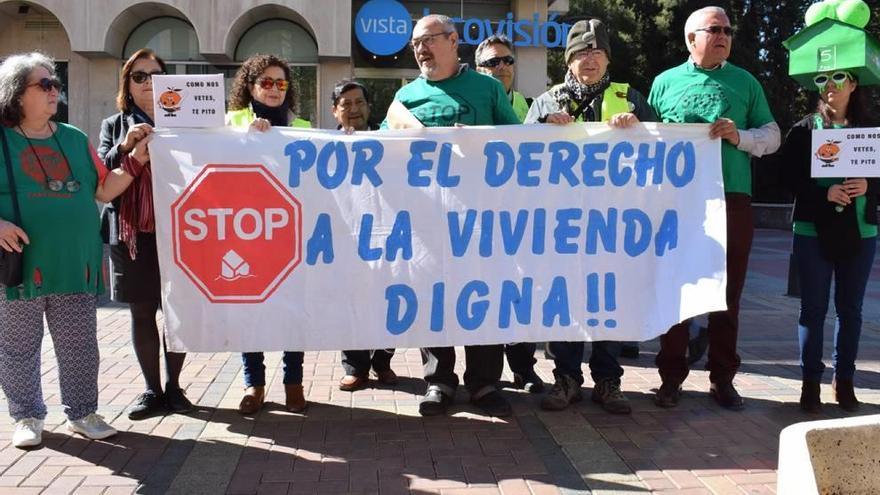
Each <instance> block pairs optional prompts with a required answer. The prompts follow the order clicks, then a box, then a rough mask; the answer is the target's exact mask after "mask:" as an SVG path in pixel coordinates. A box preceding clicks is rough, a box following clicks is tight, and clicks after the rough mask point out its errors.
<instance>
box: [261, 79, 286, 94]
mask: <svg viewBox="0 0 880 495" xmlns="http://www.w3.org/2000/svg"><path fill="white" fill-rule="evenodd" d="M257 86H259V87H261V88H263V89H265V90H266V91H268V90H270V89H272V87H273V86H274V87H276V88H278V91H282V92H284V91H287V87H288V86H290V83H289V82H287V79H272V78H271V77H264V78H262V79H257Z"/></svg>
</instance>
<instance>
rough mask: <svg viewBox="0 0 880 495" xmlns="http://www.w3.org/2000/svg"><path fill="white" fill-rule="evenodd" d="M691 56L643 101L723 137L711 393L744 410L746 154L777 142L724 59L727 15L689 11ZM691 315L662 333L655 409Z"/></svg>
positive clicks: (669, 391) (760, 94) (762, 105)
mask: <svg viewBox="0 0 880 495" xmlns="http://www.w3.org/2000/svg"><path fill="white" fill-rule="evenodd" d="M684 37H685V43H686V44H687V48H688V51H689V52H690V57H689V58H688V60H687V61H686V62H685V63H683V64H681V65H679V66H677V67H673V68H671V69H668V70H667V71H665V72H663V73H662V74H660V75H659V76H658V77H657V79H655V80H654V84H653V86H652V87H651V93H650V96H649V97H648V103H649V104H650V105H651V106H652V107H653V108H654V110H655V111H656V113H657V116H658V117H659V119H660V120H661V121H662V122H675V123H706V124H711V125H710V127H709V135H710V136H711V137H712V138H720V139H722V144H721V169H722V174H723V177H724V195H725V201H726V204H727V310H726V311H717V312H714V313H711V314H710V315H709V358H708V362H707V364H706V368H707V369H708V370H709V381H710V382H711V386H710V389H709V393H710V395H711V396H712V398H714V399H715V401H716V402H718V404H719V405H721V406H722V407H725V408H728V409H742V407H743V405H744V404H743V399H742V397H740V395H739V394H738V393H737V391H736V389H735V388H734V386H733V378H734V376H735V375H736V371H737V368H739V364H740V358H739V355H738V354H737V352H736V341H737V332H738V327H739V301H740V296H741V295H742V289H743V285H744V283H745V277H746V268H747V265H748V260H749V251H750V250H751V245H752V236H753V230H754V225H753V221H752V208H751V190H752V176H751V157H752V156H756V157H759V156H762V155H765V154H768V153H773V152H774V151H776V149H777V148H779V143H780V133H779V126H778V125H777V124H776V122H775V121H774V120H773V115H772V114H771V113H770V107H769V105H768V104H767V98H766V96H765V95H764V90H763V88H762V87H761V84H760V83H759V82H758V80H757V79H755V77H754V76H752V75H751V74H749V73H748V72H746V71H745V70H743V69H741V68H740V67H737V66H735V65H733V64H731V63H730V62H728V61H727V58H728V57H729V56H730V49H731V45H732V43H733V29H732V28H731V26H730V19H729V18H728V17H727V14H726V13H725V12H724V9H721V8H719V7H705V8H702V9H699V10H697V11H695V12H693V13H692V14H691V15H690V17H688V20H687V22H686V23H685V29H684ZM689 325H690V321H683V322H681V323H679V324H677V325H675V326H673V327H672V328H671V329H669V331H668V332H667V333H666V335H664V336H663V337H662V338H661V339H660V344H661V345H660V352H659V353H658V354H657V360H656V363H657V367H658V368H659V372H660V377H661V379H662V380H663V383H662V385H661V386H660V389H659V390H658V391H657V394H656V396H655V397H654V402H655V403H656V404H657V405H658V406H660V407H674V406H676V405H677V404H678V401H679V399H680V397H681V384H682V382H684V380H685V378H686V377H687V375H688V362H687V345H688V335H689V332H688V327H689Z"/></svg>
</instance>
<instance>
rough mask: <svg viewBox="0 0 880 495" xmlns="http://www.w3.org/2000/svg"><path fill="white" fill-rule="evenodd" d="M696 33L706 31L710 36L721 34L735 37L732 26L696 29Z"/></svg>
mask: <svg viewBox="0 0 880 495" xmlns="http://www.w3.org/2000/svg"><path fill="white" fill-rule="evenodd" d="M694 31H705V32H707V33H709V34H721V33H724V36H733V28H732V27H730V26H719V25H717V24H716V25H713V26H706V27H704V28H699V29H695V30H694Z"/></svg>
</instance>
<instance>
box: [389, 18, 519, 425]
mask: <svg viewBox="0 0 880 495" xmlns="http://www.w3.org/2000/svg"><path fill="white" fill-rule="evenodd" d="M411 43H412V48H413V53H414V54H415V57H416V63H417V64H418V66H419V70H420V72H421V76H420V77H419V78H418V79H416V80H415V81H412V82H411V83H409V84H407V85H406V86H404V87H402V88H400V90H398V91H397V94H395V95H394V102H392V104H391V107H390V108H389V110H388V117H387V118H386V120H385V122H383V123H382V127H383V128H385V127H392V128H405V127H450V126H455V125H515V124H519V123H520V120H519V118H517V116H516V114H515V113H514V111H513V107H511V106H510V100H508V98H507V93H506V92H505V91H504V87H503V86H502V85H501V83H499V82H498V81H496V80H495V79H493V78H491V77H489V76H486V75H484V74H480V73H479V72H476V71H473V70H470V69H469V68H468V66H467V65H466V64H464V65H460V64H459V63H458V33H457V32H456V31H455V25H454V24H453V21H452V19H450V18H449V17H447V16H444V15H428V16H425V17H423V18H422V19H420V20H419V22H417V23H416V25H415V27H413V33H412V42H411ZM475 165H476V164H475ZM465 361H466V370H465V373H464V384H465V387H467V389H468V391H469V392H470V395H471V402H472V403H473V404H474V405H476V406H477V407H479V408H480V409H481V410H482V411H483V412H485V413H486V414H488V415H490V416H508V415H510V404H509V403H508V402H507V399H505V398H504V396H503V395H501V393H500V392H499V391H498V389H497V388H496V387H497V384H498V380H499V379H500V378H501V372H502V369H503V368H504V352H503V349H502V346H501V345H474V346H465ZM422 362H423V364H424V373H425V381H426V382H428V390H427V393H426V394H425V397H424V398H422V400H421V402H420V403H419V413H420V414H422V415H423V416H434V415H440V414H445V413H446V409H447V407H448V406H449V404H451V403H452V401H453V398H454V397H455V389H456V387H457V386H458V376H457V375H456V374H455V372H454V368H455V349H454V348H453V347H432V348H425V349H422Z"/></svg>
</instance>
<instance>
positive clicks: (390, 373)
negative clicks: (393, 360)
mask: <svg viewBox="0 0 880 495" xmlns="http://www.w3.org/2000/svg"><path fill="white" fill-rule="evenodd" d="M376 381H378V382H379V383H382V384H384V385H396V384H397V373H395V372H394V370H391V369H388V370H385V371H377V372H376Z"/></svg>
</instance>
